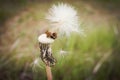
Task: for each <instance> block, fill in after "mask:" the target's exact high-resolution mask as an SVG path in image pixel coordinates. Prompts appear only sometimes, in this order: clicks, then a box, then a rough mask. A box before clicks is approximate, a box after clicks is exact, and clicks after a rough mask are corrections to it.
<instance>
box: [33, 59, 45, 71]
mask: <svg viewBox="0 0 120 80" xmlns="http://www.w3.org/2000/svg"><path fill="white" fill-rule="evenodd" d="M39 68H41V69H43V68H44V64H43V62H42V61H41V60H40V59H39V58H36V59H35V60H34V61H33V63H32V69H33V71H38V70H39Z"/></svg>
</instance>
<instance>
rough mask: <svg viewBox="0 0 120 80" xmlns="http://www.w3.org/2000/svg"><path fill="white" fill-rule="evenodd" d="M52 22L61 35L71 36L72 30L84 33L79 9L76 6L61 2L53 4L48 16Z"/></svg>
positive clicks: (54, 28)
mask: <svg viewBox="0 0 120 80" xmlns="http://www.w3.org/2000/svg"><path fill="white" fill-rule="evenodd" d="M46 19H48V20H49V21H50V22H51V25H52V26H51V27H52V29H53V30H54V31H57V32H58V34H60V35H65V36H70V34H71V33H72V32H77V33H83V30H82V29H80V22H79V19H78V15H77V11H76V10H75V8H74V7H72V6H70V5H68V4H63V3H60V4H58V5H53V6H52V7H51V8H50V9H49V12H48V14H47V16H46Z"/></svg>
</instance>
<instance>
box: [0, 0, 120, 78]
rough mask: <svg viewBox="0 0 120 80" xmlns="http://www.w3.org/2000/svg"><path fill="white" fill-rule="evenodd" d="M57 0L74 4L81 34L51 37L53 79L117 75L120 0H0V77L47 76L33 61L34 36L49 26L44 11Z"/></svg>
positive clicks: (36, 50) (36, 49) (119, 72)
mask: <svg viewBox="0 0 120 80" xmlns="http://www.w3.org/2000/svg"><path fill="white" fill-rule="evenodd" d="M58 2H64V3H68V4H70V5H72V6H74V7H75V8H76V10H77V11H78V15H79V18H80V23H81V27H82V28H83V29H84V30H85V34H86V37H83V36H79V35H76V34H75V35H74V34H73V35H72V36H71V37H70V38H68V39H66V38H62V39H57V40H56V41H55V43H53V46H52V48H53V55H54V56H55V57H56V59H57V64H56V66H55V67H53V68H52V72H53V78H54V80H120V0H63V1H62V0H59V1H58V0H0V80H46V79H47V78H46V73H45V69H44V66H43V67H40V66H38V67H35V66H34V65H33V62H34V60H35V59H36V58H37V57H39V53H40V52H39V45H38V41H37V37H38V35H40V34H41V33H43V32H44V31H45V30H46V27H48V26H49V23H48V22H47V21H46V20H45V19H44V18H45V15H46V14H47V12H48V9H49V8H50V7H51V5H52V4H56V3H58ZM61 49H62V50H66V51H68V53H66V54H64V56H61V55H59V50H61ZM39 64H41V63H39Z"/></svg>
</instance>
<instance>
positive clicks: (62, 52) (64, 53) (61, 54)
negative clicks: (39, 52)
mask: <svg viewBox="0 0 120 80" xmlns="http://www.w3.org/2000/svg"><path fill="white" fill-rule="evenodd" d="M59 54H60V56H62V57H63V58H64V56H65V55H67V54H68V52H67V51H64V50H62V49H61V50H60V51H59Z"/></svg>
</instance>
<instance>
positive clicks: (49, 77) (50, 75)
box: [46, 65, 52, 80]
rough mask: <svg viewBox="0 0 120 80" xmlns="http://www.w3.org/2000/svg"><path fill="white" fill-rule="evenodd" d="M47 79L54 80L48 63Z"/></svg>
mask: <svg viewBox="0 0 120 80" xmlns="http://www.w3.org/2000/svg"><path fill="white" fill-rule="evenodd" d="M46 74H47V80H52V72H51V67H50V66H47V65H46Z"/></svg>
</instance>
